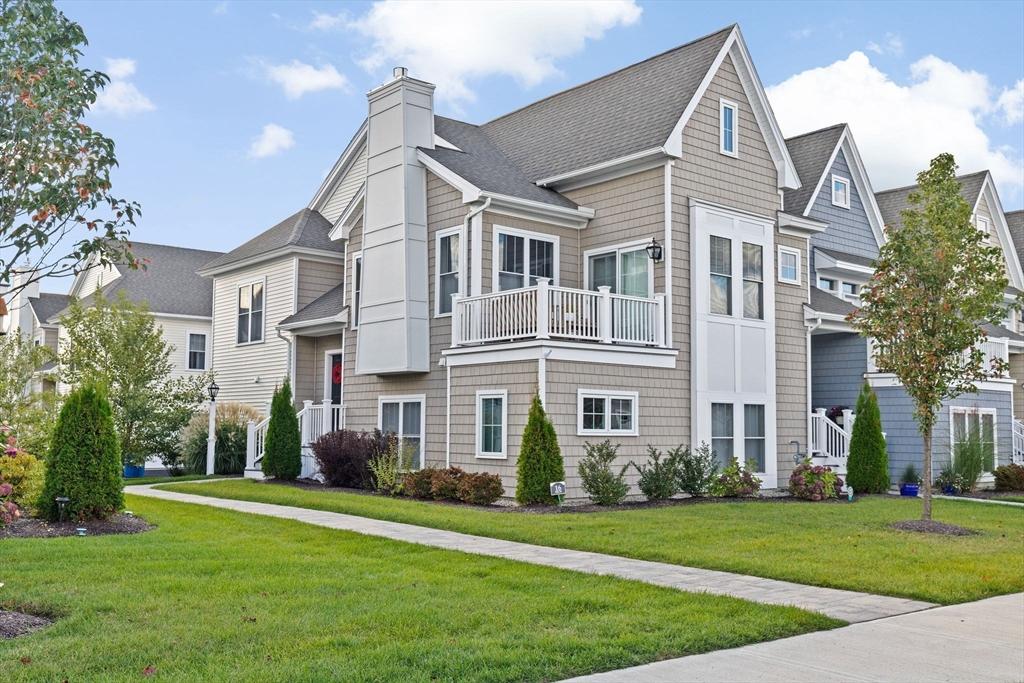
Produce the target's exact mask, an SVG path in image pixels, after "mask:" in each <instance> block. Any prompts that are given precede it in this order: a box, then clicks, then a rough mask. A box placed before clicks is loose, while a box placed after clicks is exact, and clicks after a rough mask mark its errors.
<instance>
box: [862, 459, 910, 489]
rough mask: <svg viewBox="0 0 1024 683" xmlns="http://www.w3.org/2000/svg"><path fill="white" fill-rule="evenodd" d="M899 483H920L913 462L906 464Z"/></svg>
mask: <svg viewBox="0 0 1024 683" xmlns="http://www.w3.org/2000/svg"><path fill="white" fill-rule="evenodd" d="M847 479H849V477H847ZM900 483H901V484H920V483H921V474H920V473H919V472H918V471H917V468H916V467H914V463H910V464H908V465H907V467H906V469H905V470H903V476H901V477H900ZM853 490H854V491H856V490H857V488H856V487H854V489H853Z"/></svg>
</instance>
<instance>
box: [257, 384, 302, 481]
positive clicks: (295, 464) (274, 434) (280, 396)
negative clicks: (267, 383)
mask: <svg viewBox="0 0 1024 683" xmlns="http://www.w3.org/2000/svg"><path fill="white" fill-rule="evenodd" d="M263 473H264V474H266V475H267V476H270V477H274V478H276V479H288V480H291V479H295V478H297V477H298V476H299V475H300V474H302V438H301V437H300V436H299V418H298V416H297V415H296V413H295V406H294V405H292V387H291V384H290V383H289V382H288V380H285V381H284V385H283V386H282V387H281V388H280V389H278V390H277V391H275V392H274V398H273V400H272V401H271V402H270V422H269V423H268V424H267V438H266V440H265V441H264V448H263Z"/></svg>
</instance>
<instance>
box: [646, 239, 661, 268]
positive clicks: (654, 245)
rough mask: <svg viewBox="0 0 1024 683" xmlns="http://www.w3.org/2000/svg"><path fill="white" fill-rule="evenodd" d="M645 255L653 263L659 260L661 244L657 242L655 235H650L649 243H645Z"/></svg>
mask: <svg viewBox="0 0 1024 683" xmlns="http://www.w3.org/2000/svg"><path fill="white" fill-rule="evenodd" d="M647 255H648V256H649V257H650V258H651V260H652V261H654V262H655V263H657V262H658V261H660V260H661V245H660V244H658V239H657V238H656V237H652V238H651V243H650V244H648V245H647Z"/></svg>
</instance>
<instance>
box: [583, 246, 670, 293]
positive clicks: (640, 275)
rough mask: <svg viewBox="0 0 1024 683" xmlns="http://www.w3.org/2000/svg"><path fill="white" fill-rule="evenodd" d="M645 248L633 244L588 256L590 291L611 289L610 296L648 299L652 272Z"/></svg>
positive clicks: (651, 288)
mask: <svg viewBox="0 0 1024 683" xmlns="http://www.w3.org/2000/svg"><path fill="white" fill-rule="evenodd" d="M646 246H647V245H646V243H644V244H635V245H631V246H623V247H617V248H611V249H609V250H608V251H602V252H600V253H595V254H588V255H587V270H588V271H589V273H588V283H587V284H588V285H589V287H590V289H593V290H596V289H597V288H598V287H610V288H611V291H612V292H613V293H618V294H626V295H629V296H642V297H649V296H650V295H651V293H652V292H653V290H654V270H653V268H651V259H650V257H648V256H647V250H646Z"/></svg>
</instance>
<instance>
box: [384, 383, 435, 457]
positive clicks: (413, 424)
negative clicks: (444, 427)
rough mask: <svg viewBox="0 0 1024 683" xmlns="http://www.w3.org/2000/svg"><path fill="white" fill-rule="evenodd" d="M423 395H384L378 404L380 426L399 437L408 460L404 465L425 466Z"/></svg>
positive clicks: (385, 431) (386, 431)
mask: <svg viewBox="0 0 1024 683" xmlns="http://www.w3.org/2000/svg"><path fill="white" fill-rule="evenodd" d="M424 402H425V398H424V397H423V396H421V395H420V396H391V397H388V396H382V397H380V399H379V404H378V413H379V415H378V426H379V427H380V430H381V431H382V432H384V433H385V434H394V435H395V436H396V437H398V441H399V444H400V445H401V447H402V454H403V456H404V457H405V458H406V461H405V462H404V463H403V464H402V467H403V468H405V467H409V468H411V469H414V470H418V469H420V468H421V467H423V417H424V416H423V407H424V406H423V404H424Z"/></svg>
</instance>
